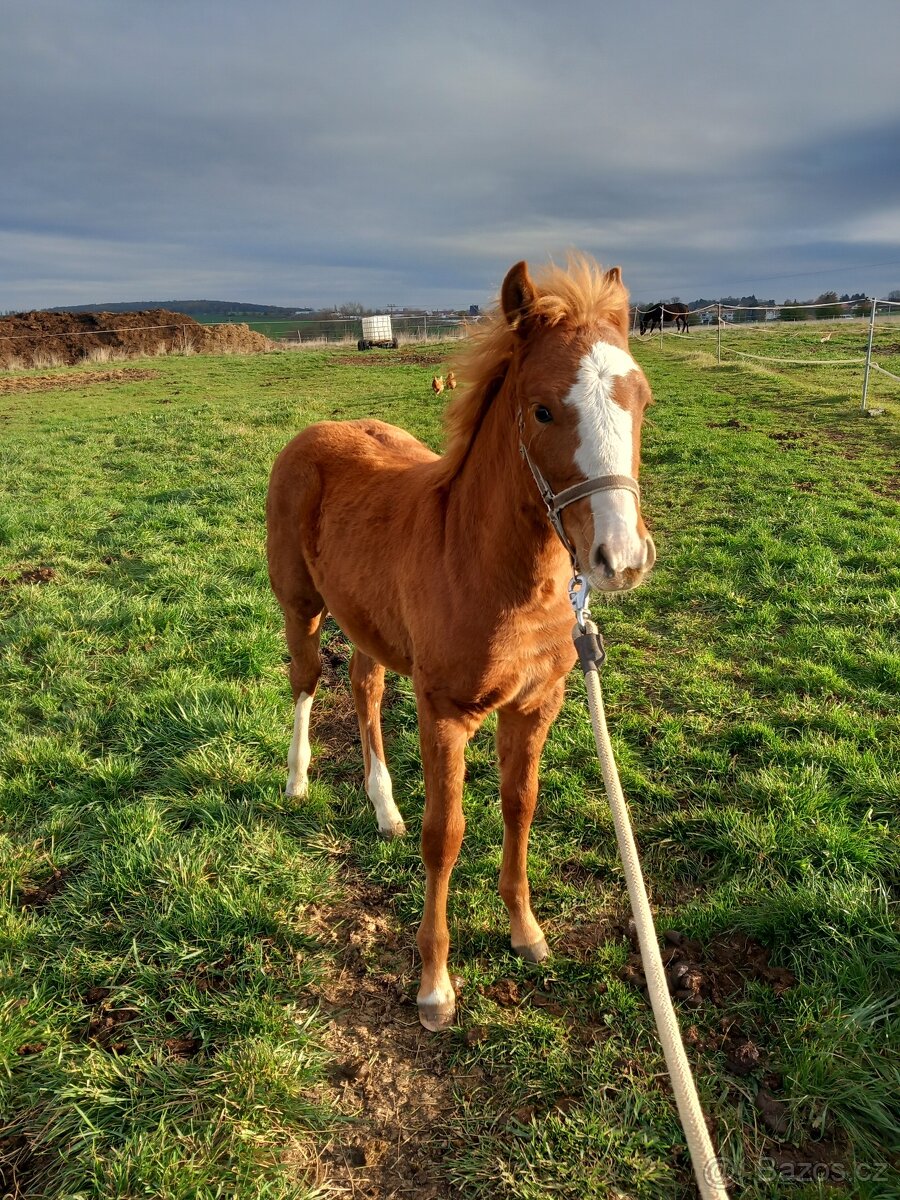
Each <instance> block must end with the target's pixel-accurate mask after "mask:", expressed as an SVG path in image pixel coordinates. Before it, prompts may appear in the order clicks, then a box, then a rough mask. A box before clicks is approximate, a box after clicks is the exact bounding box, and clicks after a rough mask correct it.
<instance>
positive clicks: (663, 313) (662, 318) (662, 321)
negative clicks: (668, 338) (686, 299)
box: [659, 304, 666, 350]
mask: <svg viewBox="0 0 900 1200" xmlns="http://www.w3.org/2000/svg"><path fill="white" fill-rule="evenodd" d="M665 323H666V306H665V305H664V304H661V305H660V306H659V348H660V350H662V344H663V343H662V335H663V326H664V325H665Z"/></svg>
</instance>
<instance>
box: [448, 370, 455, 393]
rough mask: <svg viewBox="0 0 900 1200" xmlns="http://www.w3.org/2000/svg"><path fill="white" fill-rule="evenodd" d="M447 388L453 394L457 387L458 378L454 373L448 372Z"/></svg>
mask: <svg viewBox="0 0 900 1200" xmlns="http://www.w3.org/2000/svg"><path fill="white" fill-rule="evenodd" d="M447 387H448V388H449V389H450V391H451V392H452V391H453V389H454V388H455V387H456V376H455V375H454V374H453V372H452V371H448V372H447Z"/></svg>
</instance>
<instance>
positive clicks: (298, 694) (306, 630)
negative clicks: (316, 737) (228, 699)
mask: <svg viewBox="0 0 900 1200" xmlns="http://www.w3.org/2000/svg"><path fill="white" fill-rule="evenodd" d="M283 607H284V632H285V636H286V638H287V644H288V649H289V650H290V652H291V665H290V677H291V691H292V692H293V696H294V732H293V735H292V737H291V748H290V750H289V751H288V778H287V784H286V785H285V789H284V790H285V793H286V795H288V796H305V795H306V793H307V790H308V788H309V776H308V772H309V760H310V757H311V751H310V745H309V714H310V712H311V710H312V702H313V696H314V695H315V693H316V687H317V685H318V683H319V676H320V675H321V674H322V663H321V660H320V658H319V637H320V635H321V632H322V622H323V620H324V618H325V610H324V608H322V609H320V610H319V611H318V612H317V613H315V614H312V615H310V614H309V608H310V607H312V605H306V606H303V607H299V608H294V607H288V606H287V605H284V606H283ZM304 608H305V609H306V611H304Z"/></svg>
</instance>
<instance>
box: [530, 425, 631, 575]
mask: <svg viewBox="0 0 900 1200" xmlns="http://www.w3.org/2000/svg"><path fill="white" fill-rule="evenodd" d="M519 453H520V454H521V455H522V457H523V458H524V459H525V461H526V462H527V463H528V466H529V468H530V469H531V474H532V475H533V476H534V482H535V483H536V484H537V488H538V491H539V492H540V494H541V499H542V500H543V502H544V504H545V505H546V508H547V516H548V518H549V520H550V524H551V525H552V526H553V528H554V530H555V531H556V535H557V537H558V538H559V540H560V541H561V542H562V544H563V545H564V546H565V548H566V550H568V552H569V557H570V558H571V560H572V570H573V571H574V573H575V575H576V577H577V576H578V575H579V574H580V572H579V570H578V560H577V558H576V555H575V547H574V546H573V545H572V543H571V542H570V541H569V539H568V537H567V536H566V531H565V529H563V523H562V518H561V517H560V515H559V514H560V513H561V512H562V510H563V509H564V508H567V507H568V505H570V504H574V503H575V501H576V500H583V499H584V497H585V496H593V495H594V493H595V492H613V491H619V490H623V491H627V492H631V493H632V494H633V495H634V497H635V499H636V500H637V501H638V503H640V499H641V489H640V487H639V485H638V481H637V480H636V479H632V478H631V476H630V475H597V476H595V477H594V478H593V479H583V480H582V481H581V483H576V484H574V485H573V486H572V487H567V488H563V490H562V491H561V492H554V490H553V488H552V487H551V486H550V484H549V483H548V482H547V480H546V479H545V478H544V476H543V475H542V474H541V471H540V468H539V467H538V466H537V465H536V464H535V463H534V461H533V459H532V457H531V455H530V454H529V453H528V449H527V447H526V446H525V417H524V414H523V412H522V409H521V408H520V409H519Z"/></svg>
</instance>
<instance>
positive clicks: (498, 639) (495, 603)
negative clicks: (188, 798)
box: [267, 257, 656, 1030]
mask: <svg viewBox="0 0 900 1200" xmlns="http://www.w3.org/2000/svg"><path fill="white" fill-rule="evenodd" d="M473 342H474V344H472V345H471V346H470V348H469V351H468V354H467V356H466V358H465V359H464V361H463V365H461V366H460V368H459V369H460V374H461V375H462V377H463V378H465V379H466V380H467V381H468V386H467V387H465V388H463V389H461V390H460V391H459V392H458V393H457V395H456V397H455V398H454V399H453V401H452V402H451V403H450V405H449V407H448V409H447V417H446V421H447V430H448V440H447V449H446V453H445V454H444V455H443V456H442V457H438V455H436V454H433V453H432V452H431V450H429V449H427V448H426V447H425V446H423V445H422V444H421V443H420V442H418V441H416V440H415V438H413V437H411V436H410V434H408V433H405V432H404V431H403V430H402V429H397V428H394V427H393V426H391V425H385V424H384V423H383V422H381V421H377V420H374V419H363V420H357V421H346V422H341V423H334V422H330V421H326V422H322V423H321V424H318V425H311V426H309V428H307V429H305V430H304V431H303V432H302V433H301V434H299V435H298V436H297V437H295V438H294V440H293V441H292V442H290V443H289V445H288V446H286V447H285V449H284V450H283V451H282V452H281V454H280V455H279V457H278V459H277V461H276V462H275V465H274V467H273V470H272V477H271V482H270V487H269V498H268V511H267V518H268V554H269V575H270V579H271V582H272V588H273V589H274V592H275V595H276V596H277V598H278V601H279V603H280V605H281V607H282V610H283V612H284V621H285V632H286V635H287V642H288V647H289V649H290V653H291V664H290V677H291V686H292V689H293V695H294V704H295V709H294V734H293V739H292V742H291V748H290V752H289V755H288V770H289V774H288V782H287V792H288V795H291V796H303V795H305V793H306V789H307V770H308V767H309V761H310V745H309V733H308V730H309V714H310V708H311V706H312V701H313V695H314V693H315V690H316V685H317V683H318V680H319V674H320V669H321V668H320V662H319V634H320V632H321V629H322V622H323V621H324V619H325V615H326V613H327V612H331V613H332V614H333V616H334V618H335V620H336V621H337V622H338V624H339V625H340V626H341V628H342V629H343V630H344V632H345V633H346V635H347V636H348V637H349V638H350V640H351V641H352V642H353V643H354V645H355V647H356V649H355V652H354V654H353V658H352V660H351V663H350V679H351V683H352V687H353V695H354V698H355V701H356V709H357V714H358V717H359V728H360V734H361V737H362V748H363V757H364V764H365V784H366V792H367V794H368V796H369V798H370V800H371V801H372V804H373V805H374V808H375V812H376V815H377V819H378V828H379V829H380V831H381V832H382V833H383V834H385V835H386V836H395V835H399V834H402V833H404V832H405V827H404V824H403V818H402V816H401V815H400V812H399V811H398V809H397V806H396V804H395V803H394V799H393V795H392V788H391V778H390V775H389V774H388V769H387V766H386V763H385V754H384V747H383V743H382V737H381V720H380V704H381V698H382V694H383V691H384V673H385V668H388V669H389V670H392V671H396V672H398V673H400V674H403V675H409V676H411V677H412V679H413V683H414V687H415V693H416V705H417V710H418V717H419V735H420V741H421V750H422V766H423V771H424V775H425V812H424V817H423V821H422V857H423V859H424V862H425V872H426V892H425V911H424V915H423V917H422V922H421V924H420V926H419V932H418V938H417V940H418V946H419V951H420V954H421V957H422V975H421V981H420V988H419V994H418V1006H419V1016H420V1019H421V1021H422V1024H423V1025H425V1026H426V1027H427V1028H428V1029H434V1030H437V1029H443V1028H445V1027H446V1026H448V1025H450V1024H452V1022H453V1019H454V1013H455V997H454V991H453V987H452V985H451V982H450V975H449V973H448V970H447V956H448V950H449V942H450V939H449V933H448V928H447V893H448V888H449V884H450V873H451V871H452V869H453V865H454V863H455V862H456V858H457V855H458V853H459V849H460V845H461V843H462V838H463V829H464V825H465V822H464V817H463V806H462V798H463V773H464V754H465V747H466V742H467V741H468V740H469V738H471V737H472V735H473V734H474V733H475V731H476V730H477V729H478V727H479V726H480V725H481V723H482V721H483V720H484V719H485V717H486V716H487V715H488V714H489V713H490V712H492V711H494V710H498V713H499V716H498V722H497V750H498V754H499V759H500V796H501V805H502V810H503V820H504V828H505V832H504V837H503V859H502V866H501V870H500V893H501V895H502V897H503V900H504V901H505V903H506V907H507V909H508V911H509V920H510V929H511V936H512V945H513V948H514V949H515V950H516V951H517V952H518V953H519V954H521V955H522V956H523V957H524V958H526V959H528V960H530V961H533V962H539V961H540V960H541V959H543V958H544V957H545V956H546V955H547V954H548V948H547V943H546V941H545V940H544V935H543V933H542V931H541V927H540V925H539V924H538V923H537V921H536V920H535V917H534V915H533V913H532V911H531V901H530V894H529V887H528V877H527V871H526V866H527V855H528V834H529V829H530V826H531V819H532V815H533V812H534V807H535V802H536V799H537V790H538V760H539V758H540V754H541V750H542V748H543V745H544V742H545V740H546V737H547V731H548V729H549V727H550V724H551V723H552V721H553V720H554V718H555V717H556V715H557V713H558V712H559V709H560V706H561V704H562V700H563V690H564V683H565V678H566V675H567V674H568V672H569V670H570V669H571V667H572V665H573V662H574V658H575V655H574V651H573V647H572V638H571V629H572V624H573V618H572V610H571V608H570V606H569V601H568V599H567V595H566V584H567V581H568V578H569V575H570V573H571V565H570V557H569V553H567V551H566V549H564V547H563V544H562V542H561V540H560V538H558V537H557V535H556V533H555V532H554V529H553V527H552V525H551V520H553V521H554V522H555V523H557V524H558V528H559V532H560V535H561V537H562V538H565V539H566V541H567V543H568V545H569V547H570V552H571V554H572V556H573V558H577V564H578V568H579V570H580V571H582V572H583V573H585V574H586V575H587V577H588V578H589V581H590V584H591V586H592V587H593V588H595V589H597V590H598V591H602V592H621V591H626V590H627V589H629V588H632V587H635V586H636V585H637V584H638V583H639V582H640V581H641V580H642V579H643V577H644V576H645V574H646V572H647V571H648V570H649V569H650V567H651V566H652V565H653V562H654V559H655V553H656V552H655V550H654V547H653V542H652V539H651V538H650V537H649V535H648V533H647V530H646V528H645V526H644V522H643V519H642V517H641V512H640V502H639V491H638V486H637V482H636V480H637V475H638V466H639V460H640V430H641V421H642V417H643V413H644V408H645V406H646V404H647V403H648V401H649V400H650V388H649V386H648V384H647V381H646V379H645V378H644V375H643V373H642V371H641V370H640V368H639V367H638V366H637V364H636V363H635V362H634V360H633V359H632V357H631V355H630V354H629V352H628V296H627V293H626V291H625V288H624V287H623V286H622V281H621V275H620V272H619V269H618V267H614V268H613V269H612V270H610V271H606V272H602V271H601V270H600V269H599V268H598V267H597V265H596V263H593V262H592V261H591V260H589V259H586V258H582V257H578V258H574V259H573V260H572V261H571V262H570V264H569V267H568V270H563V269H561V268H558V267H552V268H549V269H548V270H547V271H545V272H544V274H543V275H542V276H541V277H539V278H538V280H537V282H533V281H532V279H531V277H530V276H529V273H528V268H527V266H526V264H525V263H522V262H520V263H517V264H516V265H515V266H514V267H512V268H511V269H510V271H509V273H508V274H507V276H506V278H505V280H504V282H503V287H502V290H501V297H500V307H499V310H498V311H497V312H496V313H495V314H494V315H493V316H492V318H491V319H490V320H489V321H488V322H487V326H486V328H485V329H484V330H483V331H482V332H480V333H479V334H478V335H477V336H476V339H473ZM542 493H543V495H545V496H546V497H547V500H546V501H545V499H543V498H542ZM551 510H552V515H551V519H550V520H548V513H550V511H551Z"/></svg>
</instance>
